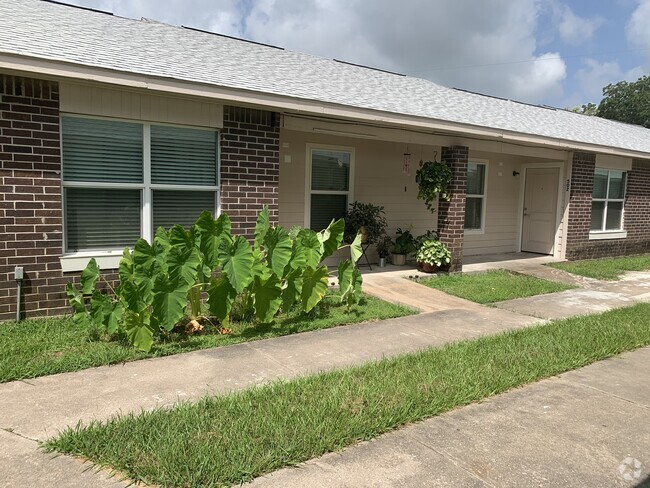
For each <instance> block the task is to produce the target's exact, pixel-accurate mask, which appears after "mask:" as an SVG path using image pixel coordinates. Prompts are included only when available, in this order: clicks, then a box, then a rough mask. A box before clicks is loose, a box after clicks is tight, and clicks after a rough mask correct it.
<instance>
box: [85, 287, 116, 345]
mask: <svg viewBox="0 0 650 488" xmlns="http://www.w3.org/2000/svg"><path fill="white" fill-rule="evenodd" d="M122 312H123V307H122V304H121V303H120V302H113V300H111V298H110V297H109V296H108V295H104V294H103V293H100V292H99V291H97V290H95V291H94V292H93V295H92V298H91V300H90V317H91V319H92V321H93V323H94V324H95V325H96V326H97V327H99V328H101V329H103V330H104V332H106V333H107V334H109V335H113V334H115V333H116V332H117V331H118V330H119V326H120V322H121V320H122Z"/></svg>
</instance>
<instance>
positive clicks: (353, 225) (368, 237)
mask: <svg viewBox="0 0 650 488" xmlns="http://www.w3.org/2000/svg"><path fill="white" fill-rule="evenodd" d="M387 226H388V223H387V222H386V217H384V207H381V206H378V205H373V204H372V203H361V202H353V203H351V204H350V208H349V209H348V211H347V213H346V214H345V242H352V241H354V239H355V237H356V236H357V234H361V242H362V243H364V244H365V243H368V244H374V243H376V242H377V241H379V238H380V237H381V236H382V235H384V234H385V233H386V227H387Z"/></svg>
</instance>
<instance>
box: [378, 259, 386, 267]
mask: <svg viewBox="0 0 650 488" xmlns="http://www.w3.org/2000/svg"><path fill="white" fill-rule="evenodd" d="M379 267H380V268H385V267H386V258H379Z"/></svg>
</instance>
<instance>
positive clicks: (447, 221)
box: [438, 146, 469, 271]
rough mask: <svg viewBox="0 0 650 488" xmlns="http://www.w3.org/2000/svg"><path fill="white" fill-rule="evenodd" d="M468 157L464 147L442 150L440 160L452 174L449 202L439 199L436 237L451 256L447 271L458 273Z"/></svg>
mask: <svg viewBox="0 0 650 488" xmlns="http://www.w3.org/2000/svg"><path fill="white" fill-rule="evenodd" d="M468 155H469V149H468V148H467V147H465V146H452V147H443V148H442V156H441V159H442V161H444V162H446V163H447V164H448V165H450V166H451V169H452V172H453V179H452V182H451V188H450V190H451V201H449V202H447V201H446V200H443V199H440V201H439V204H438V235H439V236H440V241H441V242H442V243H443V244H445V245H446V246H447V247H448V248H449V251H451V256H452V259H451V265H450V267H449V271H460V270H461V269H462V267H463V238H464V235H465V229H464V227H465V195H466V191H467V159H468Z"/></svg>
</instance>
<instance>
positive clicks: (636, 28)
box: [627, 0, 650, 57]
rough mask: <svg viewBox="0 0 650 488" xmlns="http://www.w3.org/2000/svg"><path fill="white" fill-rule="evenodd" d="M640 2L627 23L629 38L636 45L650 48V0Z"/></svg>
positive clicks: (640, 0)
mask: <svg viewBox="0 0 650 488" xmlns="http://www.w3.org/2000/svg"><path fill="white" fill-rule="evenodd" d="M638 3H639V4H638V6H637V7H636V9H635V10H634V12H633V13H632V16H631V17H630V20H629V22H628V24H627V38H628V40H629V41H630V43H632V44H633V45H634V46H636V47H639V48H641V49H650V0H638ZM647 54H648V56H649V57H650V52H648V53H647Z"/></svg>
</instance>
